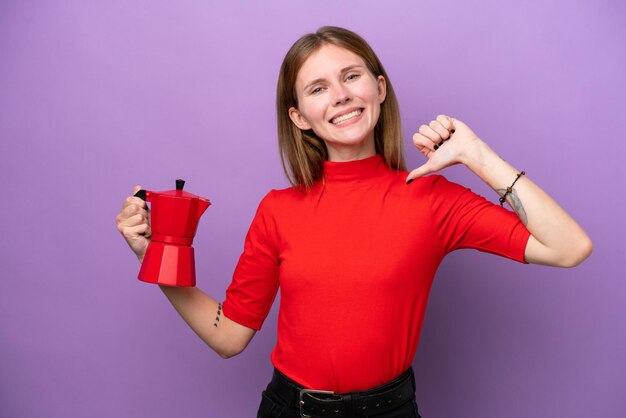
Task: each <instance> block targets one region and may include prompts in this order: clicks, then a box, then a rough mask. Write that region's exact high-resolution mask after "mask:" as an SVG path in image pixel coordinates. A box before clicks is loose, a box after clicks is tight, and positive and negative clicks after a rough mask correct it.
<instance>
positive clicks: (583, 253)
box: [561, 236, 593, 267]
mask: <svg viewBox="0 0 626 418" xmlns="http://www.w3.org/2000/svg"><path fill="white" fill-rule="evenodd" d="M592 252H593V243H592V242H591V239H590V238H589V237H588V236H585V239H583V240H581V242H580V243H579V244H578V245H577V246H576V248H575V250H572V251H570V253H569V254H568V257H566V258H565V259H564V260H563V264H562V265H561V267H576V266H578V265H580V264H581V263H582V262H583V261H585V260H586V259H587V258H589V256H590V255H591V253H592Z"/></svg>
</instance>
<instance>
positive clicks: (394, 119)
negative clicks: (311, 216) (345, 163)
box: [276, 26, 405, 189]
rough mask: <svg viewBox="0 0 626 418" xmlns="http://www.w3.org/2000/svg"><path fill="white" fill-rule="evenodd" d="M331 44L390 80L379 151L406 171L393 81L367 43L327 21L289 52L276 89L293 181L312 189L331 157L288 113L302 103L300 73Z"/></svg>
mask: <svg viewBox="0 0 626 418" xmlns="http://www.w3.org/2000/svg"><path fill="white" fill-rule="evenodd" d="M326 44H331V45H336V46H338V47H341V48H345V49H347V50H348V51H350V52H352V53H354V54H356V55H358V56H359V57H361V58H362V59H363V61H365V64H366V65H367V68H368V70H369V71H370V72H371V73H372V75H373V76H374V77H378V76H379V75H382V76H383V77H384V78H385V81H386V84H387V95H386V97H385V100H384V101H383V103H382V104H381V105H380V116H379V118H378V122H377V123H376V127H375V128H374V142H375V147H376V153H378V154H381V155H382V157H383V159H384V160H385V162H386V163H387V165H388V166H389V167H391V168H393V169H395V170H405V165H404V152H403V142H402V129H401V126H400V108H399V106H398V99H397V98H396V94H395V92H394V91H393V87H392V86H391V81H389V77H388V76H387V73H386V72H385V69H384V68H383V65H382V64H381V62H380V60H379V59H378V57H377V56H376V54H375V53H374V51H373V50H372V48H371V47H370V46H369V45H368V43H367V42H366V41H365V40H364V39H363V38H361V37H360V36H359V35H357V34H356V33H354V32H351V31H349V30H347V29H343V28H339V27H334V26H324V27H321V28H319V29H318V30H317V32H315V33H309V34H306V35H304V36H302V37H301V38H300V39H298V40H297V41H296V42H295V43H294V44H293V45H292V46H291V48H290V49H289V51H288V52H287V54H286V55H285V59H284V60H283V63H282V65H281V67H280V73H279V76H278V86H277V89H276V111H277V117H278V148H279V150H280V159H281V162H282V164H283V169H284V170H285V174H286V175H287V178H288V179H289V181H290V182H291V184H292V185H294V186H303V187H305V188H307V189H308V188H310V187H311V186H312V185H313V183H315V182H316V181H317V180H319V179H320V178H321V177H322V174H323V167H324V165H323V164H324V161H325V160H326V159H328V153H327V150H326V144H324V141H322V140H321V139H320V138H318V136H317V135H315V133H314V132H313V131H312V130H308V131H302V130H300V129H299V128H298V127H297V126H296V125H295V124H294V123H293V122H292V121H291V119H290V118H289V109H290V108H291V107H295V108H298V96H297V95H296V90H295V84H296V77H297V76H298V72H299V71H300V68H301V67H302V65H303V64H304V62H305V61H306V60H307V58H309V56H310V55H311V54H312V53H314V52H315V51H317V50H318V49H319V48H321V47H322V46H324V45H326Z"/></svg>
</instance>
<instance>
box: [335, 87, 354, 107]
mask: <svg viewBox="0 0 626 418" xmlns="http://www.w3.org/2000/svg"><path fill="white" fill-rule="evenodd" d="M332 92H333V94H332V101H333V104H334V105H335V106H338V105H342V104H344V103H348V102H349V101H350V100H351V99H352V97H351V96H350V90H349V89H347V88H346V86H344V85H343V84H341V83H337V84H335V85H334V86H333V88H332Z"/></svg>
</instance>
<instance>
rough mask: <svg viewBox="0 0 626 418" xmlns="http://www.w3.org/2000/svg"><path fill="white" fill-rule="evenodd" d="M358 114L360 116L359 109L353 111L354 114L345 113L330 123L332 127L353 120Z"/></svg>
mask: <svg viewBox="0 0 626 418" xmlns="http://www.w3.org/2000/svg"><path fill="white" fill-rule="evenodd" d="M360 114H361V110H360V109H359V110H355V111H354V112H350V113H347V114H345V115H342V116H339V117H336V118H335V119H333V120H331V123H332V124H333V125H337V124H338V123H341V122H345V121H347V120H348V119H352V118H354V117H356V116H359V115H360Z"/></svg>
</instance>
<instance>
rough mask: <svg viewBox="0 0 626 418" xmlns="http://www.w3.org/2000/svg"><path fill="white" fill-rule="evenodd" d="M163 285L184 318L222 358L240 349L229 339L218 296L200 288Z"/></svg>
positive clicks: (166, 293) (164, 290)
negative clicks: (213, 296)
mask: <svg viewBox="0 0 626 418" xmlns="http://www.w3.org/2000/svg"><path fill="white" fill-rule="evenodd" d="M159 287H160V288H161V290H162V291H163V293H164V294H165V296H166V297H167V299H168V300H169V301H170V303H171V304H172V306H173V307H174V309H176V311H177V312H178V313H179V314H180V316H181V317H182V318H183V320H184V321H185V322H186V323H187V324H188V325H189V326H190V327H191V329H192V330H193V331H194V332H195V333H196V334H197V335H198V336H199V337H200V338H201V339H202V340H203V341H204V342H205V343H206V344H207V345H208V346H209V347H211V348H212V349H213V350H214V351H215V352H217V353H218V354H219V355H220V356H221V357H224V358H228V357H232V356H233V355H235V354H237V353H238V352H239V350H238V348H237V347H235V346H234V344H233V341H229V339H228V336H227V334H228V332H227V323H226V322H227V320H225V319H224V318H225V317H224V315H223V314H222V312H221V305H220V304H219V303H218V302H217V301H216V300H215V299H213V298H212V297H211V296H209V295H207V294H206V293H204V292H203V291H202V290H200V289H198V288H197V287H169V286H159ZM218 308H219V309H218Z"/></svg>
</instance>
